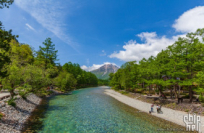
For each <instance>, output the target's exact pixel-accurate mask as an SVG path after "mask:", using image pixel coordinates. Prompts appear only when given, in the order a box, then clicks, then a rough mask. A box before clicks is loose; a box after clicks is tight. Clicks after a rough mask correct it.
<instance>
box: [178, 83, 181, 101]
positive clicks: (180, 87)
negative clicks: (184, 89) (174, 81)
mask: <svg viewBox="0 0 204 133" xmlns="http://www.w3.org/2000/svg"><path fill="white" fill-rule="evenodd" d="M180 92H181V86H180V85H179V92H178V98H180Z"/></svg>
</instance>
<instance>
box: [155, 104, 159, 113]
mask: <svg viewBox="0 0 204 133" xmlns="http://www.w3.org/2000/svg"><path fill="white" fill-rule="evenodd" d="M156 108H157V113H158V111H159V106H158V104H157V107H156Z"/></svg>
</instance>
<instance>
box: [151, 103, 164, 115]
mask: <svg viewBox="0 0 204 133" xmlns="http://www.w3.org/2000/svg"><path fill="white" fill-rule="evenodd" d="M156 109H157V113H162V111H161V105H158V104H157V106H156ZM152 112H154V104H152V105H151V111H149V113H150V114H151V113H152Z"/></svg>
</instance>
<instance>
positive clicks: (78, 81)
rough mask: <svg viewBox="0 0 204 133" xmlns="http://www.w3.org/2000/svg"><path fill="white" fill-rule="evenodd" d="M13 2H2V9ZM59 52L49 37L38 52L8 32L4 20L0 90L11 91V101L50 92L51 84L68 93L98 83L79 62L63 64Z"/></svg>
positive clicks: (0, 33)
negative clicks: (18, 96)
mask: <svg viewBox="0 0 204 133" xmlns="http://www.w3.org/2000/svg"><path fill="white" fill-rule="evenodd" d="M12 3H13V0H10V1H8V0H6V1H1V2H0V9H3V8H5V7H7V8H9V5H10V4H12ZM57 53H58V50H56V49H55V44H53V42H52V40H51V38H46V39H45V41H44V42H43V43H42V45H41V46H40V47H39V49H38V50H37V51H35V50H34V49H33V48H32V47H31V46H30V45H28V44H22V43H20V42H19V41H18V35H13V34H12V30H9V31H6V30H5V28H4V27H3V24H2V23H1V22H0V91H1V90H2V89H6V90H8V91H9V92H10V94H11V99H10V101H14V96H15V95H17V94H19V95H20V96H21V97H23V98H25V97H26V95H27V94H29V93H30V92H32V93H35V94H38V95H42V96H43V95H48V94H49V93H51V92H50V91H47V88H48V87H50V88H55V89H57V90H59V91H62V92H66V91H71V90H73V89H76V88H82V87H90V86H97V85H98V79H97V77H96V76H95V75H94V74H92V73H91V72H86V71H84V70H82V69H81V68H80V66H79V64H75V63H74V64H73V63H71V62H68V63H65V64H64V65H63V66H61V65H60V63H58V61H59V59H58V58H57V57H58V56H57Z"/></svg>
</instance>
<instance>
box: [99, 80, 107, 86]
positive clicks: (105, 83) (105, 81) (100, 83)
mask: <svg viewBox="0 0 204 133" xmlns="http://www.w3.org/2000/svg"><path fill="white" fill-rule="evenodd" d="M109 82H110V81H109V80H104V79H98V85H106V86H108V85H109Z"/></svg>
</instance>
